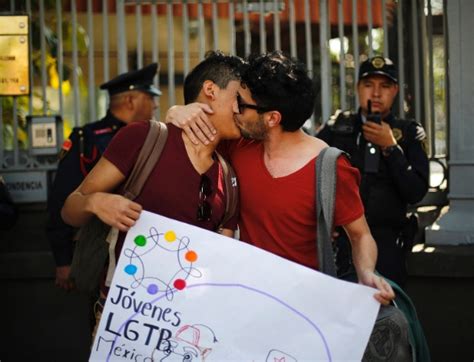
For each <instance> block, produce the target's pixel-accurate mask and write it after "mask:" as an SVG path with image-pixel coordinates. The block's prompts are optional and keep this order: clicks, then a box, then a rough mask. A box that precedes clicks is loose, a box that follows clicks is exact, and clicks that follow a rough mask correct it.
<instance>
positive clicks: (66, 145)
mask: <svg viewBox="0 0 474 362" xmlns="http://www.w3.org/2000/svg"><path fill="white" fill-rule="evenodd" d="M71 147H72V141H71V139H69V138H68V139H67V140H64V142H63V145H62V146H61V151H59V155H58V158H59V160H62V159H63V158H64V156H66V155H67V153H68V152H69V150H70V149H71Z"/></svg>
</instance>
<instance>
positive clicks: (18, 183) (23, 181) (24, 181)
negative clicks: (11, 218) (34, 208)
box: [2, 171, 48, 203]
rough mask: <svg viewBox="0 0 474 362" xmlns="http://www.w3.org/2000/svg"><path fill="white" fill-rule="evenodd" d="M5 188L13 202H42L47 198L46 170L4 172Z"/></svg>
mask: <svg viewBox="0 0 474 362" xmlns="http://www.w3.org/2000/svg"><path fill="white" fill-rule="evenodd" d="M2 176H3V179H4V180H5V184H6V185H7V189H8V191H9V192H10V195H11V196H12V199H13V201H14V202H15V203H28V202H44V201H46V199H47V187H48V186H47V172H46V171H28V172H9V171H8V172H4V173H3V174H2Z"/></svg>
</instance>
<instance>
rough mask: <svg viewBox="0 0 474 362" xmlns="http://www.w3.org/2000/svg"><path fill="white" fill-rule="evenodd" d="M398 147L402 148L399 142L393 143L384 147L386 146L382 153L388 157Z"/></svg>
mask: <svg viewBox="0 0 474 362" xmlns="http://www.w3.org/2000/svg"><path fill="white" fill-rule="evenodd" d="M397 148H398V149H399V148H400V147H399V146H398V144H397V143H395V144H394V145H392V146H388V147H384V148H382V155H384V156H385V157H388V156H390V155H391V154H392V153H393V151H395V150H396V149H397Z"/></svg>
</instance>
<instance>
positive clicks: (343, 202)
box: [334, 156, 364, 226]
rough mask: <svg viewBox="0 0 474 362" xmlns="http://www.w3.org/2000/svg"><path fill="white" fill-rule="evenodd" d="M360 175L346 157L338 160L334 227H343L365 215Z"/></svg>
mask: <svg viewBox="0 0 474 362" xmlns="http://www.w3.org/2000/svg"><path fill="white" fill-rule="evenodd" d="M359 184H360V173H359V170H357V169H356V168H355V167H352V166H351V164H350V162H349V160H347V158H346V157H344V156H343V157H339V159H338V160H337V181H336V206H335V214H334V225H336V226H343V225H347V224H350V223H351V222H352V221H355V220H357V219H358V218H359V217H361V216H362V215H363V214H364V205H363V204H362V200H361V198H360V194H359Z"/></svg>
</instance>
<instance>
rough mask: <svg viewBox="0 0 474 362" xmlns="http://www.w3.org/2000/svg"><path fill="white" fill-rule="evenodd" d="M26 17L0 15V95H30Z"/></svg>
mask: <svg viewBox="0 0 474 362" xmlns="http://www.w3.org/2000/svg"><path fill="white" fill-rule="evenodd" d="M28 32H29V27H28V16H26V15H13V16H10V15H0V95H3V96H6V95H9V96H19V95H25V94H29V93H30V74H29V64H28V63H29V51H28V49H29V45H28Z"/></svg>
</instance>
